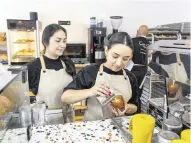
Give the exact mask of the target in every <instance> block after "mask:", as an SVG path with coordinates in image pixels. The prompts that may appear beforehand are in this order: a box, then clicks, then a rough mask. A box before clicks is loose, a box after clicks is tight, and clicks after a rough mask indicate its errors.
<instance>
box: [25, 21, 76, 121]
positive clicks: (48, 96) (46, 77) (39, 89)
mask: <svg viewBox="0 0 191 143" xmlns="http://www.w3.org/2000/svg"><path fill="white" fill-rule="evenodd" d="M66 41H67V32H66V30H65V29H64V28H63V27H62V26H60V25H58V24H50V25H48V26H46V27H45V29H44V31H43V34H42V44H43V46H44V51H45V53H44V55H42V56H41V57H40V58H36V59H35V60H33V61H32V62H30V63H28V65H27V67H28V80H29V89H30V91H31V92H32V93H33V94H34V95H35V96H36V98H37V99H39V100H40V101H42V102H45V104H46V105H47V106H48V110H49V109H50V110H58V111H56V113H59V114H60V115H58V116H57V117H58V118H56V117H55V118H54V119H53V120H52V119H51V118H50V121H49V123H50V124H54V123H53V122H56V123H61V124H62V123H64V120H63V117H62V115H63V114H62V110H61V109H62V108H64V109H66V107H65V106H67V107H68V108H71V107H70V106H69V105H66V104H65V105H64V104H63V103H62V102H61V100H60V99H61V95H62V93H63V89H64V88H65V87H66V86H67V85H68V84H69V83H70V82H71V81H72V80H73V76H74V75H75V66H74V64H73V62H72V61H71V60H70V59H69V58H67V57H65V56H63V52H64V50H65V48H66ZM68 110H69V109H68ZM59 111H61V112H59ZM55 116H56V115H55Z"/></svg>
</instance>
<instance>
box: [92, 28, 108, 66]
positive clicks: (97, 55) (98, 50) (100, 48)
mask: <svg viewBox="0 0 191 143" xmlns="http://www.w3.org/2000/svg"><path fill="white" fill-rule="evenodd" d="M105 37H106V28H105V27H93V28H90V29H89V43H90V49H89V60H90V63H99V64H100V63H103V62H104V61H105V50H104V38H105Z"/></svg>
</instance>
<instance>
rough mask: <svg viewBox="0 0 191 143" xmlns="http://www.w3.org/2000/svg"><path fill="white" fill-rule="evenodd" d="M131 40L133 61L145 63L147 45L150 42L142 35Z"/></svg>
mask: <svg viewBox="0 0 191 143" xmlns="http://www.w3.org/2000/svg"><path fill="white" fill-rule="evenodd" d="M132 40H133V46H134V52H133V58H132V60H133V62H134V63H135V64H142V65H147V46H148V45H149V44H150V43H149V41H148V40H147V39H146V38H144V37H135V38H132Z"/></svg>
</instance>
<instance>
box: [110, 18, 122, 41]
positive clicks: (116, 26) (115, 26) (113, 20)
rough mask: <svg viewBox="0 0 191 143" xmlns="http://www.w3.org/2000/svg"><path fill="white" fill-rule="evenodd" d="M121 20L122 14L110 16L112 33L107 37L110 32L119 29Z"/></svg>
mask: <svg viewBox="0 0 191 143" xmlns="http://www.w3.org/2000/svg"><path fill="white" fill-rule="evenodd" d="M122 21H123V17H122V16H110V22H111V25H112V27H113V33H111V34H109V35H108V38H110V37H111V36H112V34H114V33H116V32H118V31H119V27H120V26H121V23H122Z"/></svg>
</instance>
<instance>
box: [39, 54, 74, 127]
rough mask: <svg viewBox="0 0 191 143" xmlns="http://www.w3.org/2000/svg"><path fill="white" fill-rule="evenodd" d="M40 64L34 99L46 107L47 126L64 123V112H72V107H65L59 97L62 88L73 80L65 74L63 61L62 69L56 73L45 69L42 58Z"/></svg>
mask: <svg viewBox="0 0 191 143" xmlns="http://www.w3.org/2000/svg"><path fill="white" fill-rule="evenodd" d="M40 62H41V66H42V70H41V75H40V82H39V88H38V94H37V96H36V97H37V99H39V100H40V101H44V102H45V103H46V105H47V106H48V109H47V111H46V117H47V122H48V124H58V123H60V124H62V123H65V122H66V119H64V118H63V116H64V115H65V114H66V112H67V113H69V112H72V107H71V105H66V104H63V103H62V102H61V95H62V93H63V89H64V87H66V86H67V85H68V84H69V83H70V82H71V81H72V80H73V79H72V77H71V76H70V75H69V74H68V73H67V72H66V70H65V68H66V66H65V64H64V62H63V61H61V62H62V65H63V69H60V70H58V71H56V70H54V69H46V65H45V62H44V58H43V57H40ZM71 114H72V113H71ZM71 116H73V115H71ZM64 117H65V116H64ZM71 118H73V117H71Z"/></svg>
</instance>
